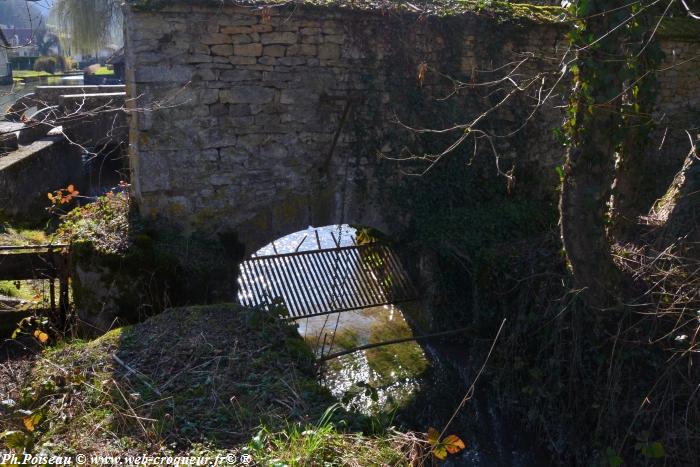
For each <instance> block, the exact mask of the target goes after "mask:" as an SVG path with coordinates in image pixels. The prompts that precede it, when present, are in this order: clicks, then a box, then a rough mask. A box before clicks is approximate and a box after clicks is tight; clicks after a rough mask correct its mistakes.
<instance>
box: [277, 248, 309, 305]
mask: <svg viewBox="0 0 700 467" xmlns="http://www.w3.org/2000/svg"><path fill="white" fill-rule="evenodd" d="M284 259H286V258H284ZM284 259H283V258H272V259H271V260H270V261H271V262H273V264H274V265H275V266H278V269H277V272H278V273H279V275H280V277H282V282H281V286H282V287H283V288H284V290H285V292H288V294H289V301H290V302H291V304H292V306H291V307H290V306H287V309H288V310H289V314H290V315H292V316H295V315H298V314H300V313H303V310H304V302H303V301H302V300H301V299H300V298H299V297H298V296H297V291H296V287H295V286H294V280H293V279H292V278H290V276H289V271H287V268H286V266H285V264H284ZM285 298H286V297H285Z"/></svg>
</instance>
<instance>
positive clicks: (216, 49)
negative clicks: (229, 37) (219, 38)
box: [211, 44, 233, 57]
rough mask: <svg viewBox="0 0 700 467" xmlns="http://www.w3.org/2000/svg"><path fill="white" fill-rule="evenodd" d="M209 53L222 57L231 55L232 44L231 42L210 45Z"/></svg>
mask: <svg viewBox="0 0 700 467" xmlns="http://www.w3.org/2000/svg"><path fill="white" fill-rule="evenodd" d="M211 53H212V54H214V55H220V56H222V57H228V56H231V55H233V46H232V45H231V44H221V45H212V46H211Z"/></svg>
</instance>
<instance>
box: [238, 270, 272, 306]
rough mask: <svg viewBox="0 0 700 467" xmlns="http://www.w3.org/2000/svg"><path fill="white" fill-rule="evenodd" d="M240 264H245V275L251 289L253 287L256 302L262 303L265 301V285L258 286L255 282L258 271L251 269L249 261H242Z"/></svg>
mask: <svg viewBox="0 0 700 467" xmlns="http://www.w3.org/2000/svg"><path fill="white" fill-rule="evenodd" d="M241 264H242V265H245V270H246V272H245V276H246V278H247V279H248V281H249V285H250V287H251V289H255V295H256V296H257V299H258V300H257V302H258V303H257V304H258V305H262V304H263V303H265V296H266V295H267V294H266V293H265V285H264V284H260V287H259V288H258V283H257V282H256V279H258V278H259V277H260V276H258V273H257V272H255V271H254V270H253V264H251V263H250V262H249V261H244V262H243V263H241Z"/></svg>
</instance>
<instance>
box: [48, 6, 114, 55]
mask: <svg viewBox="0 0 700 467" xmlns="http://www.w3.org/2000/svg"><path fill="white" fill-rule="evenodd" d="M120 4H121V2H120V1H118V0H56V1H55V2H54V4H53V9H52V10H51V16H50V18H49V26H50V27H51V29H52V30H53V32H54V33H55V34H56V35H57V36H58V37H59V40H60V41H61V44H63V47H64V49H65V50H70V51H71V52H72V53H87V54H93V53H95V52H96V51H98V50H101V49H102V48H104V47H105V46H107V45H110V44H116V45H120V44H121V42H122V38H121V24H122V21H123V18H122V13H121V8H120Z"/></svg>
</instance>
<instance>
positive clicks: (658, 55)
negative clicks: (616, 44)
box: [610, 4, 663, 241]
mask: <svg viewBox="0 0 700 467" xmlns="http://www.w3.org/2000/svg"><path fill="white" fill-rule="evenodd" d="M645 7H646V6H645V5H642V4H634V5H631V6H630V13H632V14H635V13H640V9H641V8H645ZM649 8H652V10H651V11H653V12H654V13H657V12H656V11H654V9H653V6H649ZM656 9H658V7H657V8H656ZM662 13H663V11H658V14H662ZM657 21H658V19H657V17H656V15H655V14H652V13H649V12H647V11H645V12H644V14H641V13H640V14H638V15H637V16H635V17H634V18H633V19H632V20H631V21H629V22H628V23H627V24H626V27H625V36H626V40H625V41H624V42H625V43H626V49H627V50H625V53H626V55H627V57H628V59H627V63H626V64H625V67H624V75H623V76H624V78H625V81H624V93H623V99H624V102H623V105H622V121H623V123H622V126H623V130H624V135H625V136H624V138H623V140H622V143H621V145H620V150H619V152H618V158H617V166H616V172H615V183H614V185H613V193H612V194H613V196H612V199H611V205H610V219H611V225H610V226H611V232H612V234H613V235H614V237H615V239H616V240H621V241H624V240H626V239H628V238H629V237H630V235H632V234H633V233H634V232H635V230H636V226H637V224H638V222H637V220H638V218H639V216H641V215H644V214H647V212H648V211H649V204H648V203H649V202H650V200H648V199H646V198H647V195H646V193H645V191H646V190H647V189H648V188H647V186H648V183H649V182H650V180H649V177H650V174H651V173H653V171H652V169H651V168H650V167H649V166H648V164H646V163H645V152H646V150H647V148H648V147H649V143H650V141H649V134H650V133H651V130H652V129H653V120H652V111H653V110H654V104H655V103H656V96H657V94H658V91H659V83H658V80H657V79H656V69H657V68H658V66H659V64H660V63H661V60H662V58H663V52H662V51H661V47H660V46H659V44H658V41H657V40H656V38H655V36H654V35H653V34H654V26H655V23H656V22H657Z"/></svg>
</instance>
